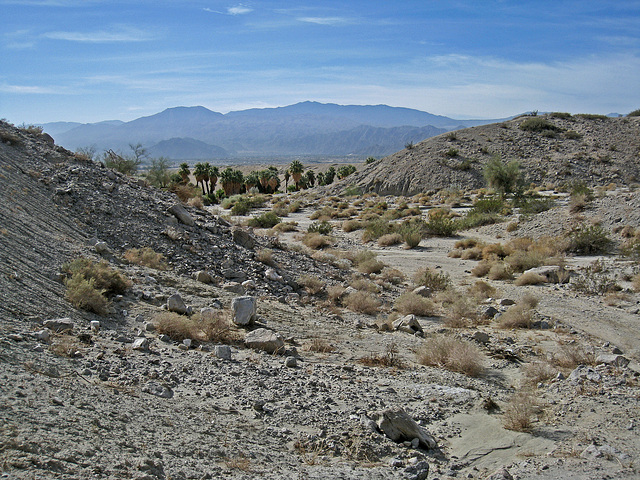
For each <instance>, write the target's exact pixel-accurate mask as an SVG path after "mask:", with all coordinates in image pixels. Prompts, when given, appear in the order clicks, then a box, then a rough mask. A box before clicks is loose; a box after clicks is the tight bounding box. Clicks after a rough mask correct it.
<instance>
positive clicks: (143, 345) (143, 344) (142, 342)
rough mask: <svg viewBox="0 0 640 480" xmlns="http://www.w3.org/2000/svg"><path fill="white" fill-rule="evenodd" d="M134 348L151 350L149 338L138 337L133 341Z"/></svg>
mask: <svg viewBox="0 0 640 480" xmlns="http://www.w3.org/2000/svg"><path fill="white" fill-rule="evenodd" d="M131 348H132V349H133V350H141V351H145V352H146V351H148V350H149V339H148V338H146V337H138V338H136V339H135V340H134V341H133V345H132V346H131Z"/></svg>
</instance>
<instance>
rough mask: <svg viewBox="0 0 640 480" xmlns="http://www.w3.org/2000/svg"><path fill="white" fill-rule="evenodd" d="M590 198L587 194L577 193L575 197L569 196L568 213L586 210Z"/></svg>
mask: <svg viewBox="0 0 640 480" xmlns="http://www.w3.org/2000/svg"><path fill="white" fill-rule="evenodd" d="M589 201H590V198H589V196H588V195H587V194H584V193H579V194H576V195H571V198H570V199H569V211H570V212H571V213H579V212H582V211H583V210H584V209H586V208H587V205H588V204H589Z"/></svg>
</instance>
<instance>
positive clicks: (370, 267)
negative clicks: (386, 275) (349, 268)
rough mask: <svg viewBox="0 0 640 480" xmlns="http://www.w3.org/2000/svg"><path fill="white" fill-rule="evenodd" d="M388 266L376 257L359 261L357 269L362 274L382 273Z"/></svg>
mask: <svg viewBox="0 0 640 480" xmlns="http://www.w3.org/2000/svg"><path fill="white" fill-rule="evenodd" d="M384 267H386V265H385V264H384V263H383V262H381V261H380V260H378V259H376V258H375V257H373V258H369V259H368V260H362V261H357V260H356V268H357V270H358V271H359V272H361V273H367V274H371V273H380V272H381V271H382V269H383V268H384Z"/></svg>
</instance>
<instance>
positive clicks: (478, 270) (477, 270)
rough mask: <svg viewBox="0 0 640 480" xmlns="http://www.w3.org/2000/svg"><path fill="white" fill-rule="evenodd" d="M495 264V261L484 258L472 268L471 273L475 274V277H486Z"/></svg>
mask: <svg viewBox="0 0 640 480" xmlns="http://www.w3.org/2000/svg"><path fill="white" fill-rule="evenodd" d="M494 264H495V262H492V261H487V260H482V261H481V262H480V263H478V264H477V265H476V266H475V267H473V268H472V269H471V275H473V276H474V277H484V276H486V275H487V274H488V273H489V271H490V270H491V267H492V266H493V265H494Z"/></svg>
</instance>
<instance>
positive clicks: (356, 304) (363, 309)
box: [343, 291, 382, 315]
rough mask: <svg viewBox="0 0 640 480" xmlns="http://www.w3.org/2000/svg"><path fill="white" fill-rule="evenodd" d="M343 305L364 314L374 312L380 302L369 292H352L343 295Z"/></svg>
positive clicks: (378, 307) (379, 305)
mask: <svg viewBox="0 0 640 480" xmlns="http://www.w3.org/2000/svg"><path fill="white" fill-rule="evenodd" d="M343 303H344V305H345V306H346V307H347V308H348V309H349V310H352V311H354V312H359V313H364V314H366V315H373V314H375V313H376V312H377V311H378V310H379V309H380V307H381V306H382V302H381V301H380V300H379V299H378V298H377V297H375V296H374V295H372V294H371V293H369V292H360V291H358V292H353V293H350V294H349V295H347V296H346V297H345V299H344V300H343Z"/></svg>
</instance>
